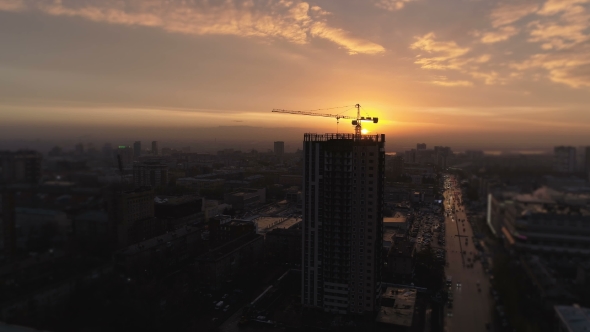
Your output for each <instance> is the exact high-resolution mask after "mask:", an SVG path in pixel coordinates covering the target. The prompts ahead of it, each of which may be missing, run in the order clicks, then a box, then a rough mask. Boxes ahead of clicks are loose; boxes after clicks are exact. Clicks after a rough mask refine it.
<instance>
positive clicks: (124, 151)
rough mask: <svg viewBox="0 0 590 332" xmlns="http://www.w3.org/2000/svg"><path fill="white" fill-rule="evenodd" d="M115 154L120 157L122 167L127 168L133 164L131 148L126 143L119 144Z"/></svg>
mask: <svg viewBox="0 0 590 332" xmlns="http://www.w3.org/2000/svg"><path fill="white" fill-rule="evenodd" d="M117 155H119V157H120V158H121V163H122V166H123V168H128V167H131V166H132V165H133V160H134V159H135V158H134V155H133V148H132V147H131V146H128V145H119V148H118V149H117Z"/></svg>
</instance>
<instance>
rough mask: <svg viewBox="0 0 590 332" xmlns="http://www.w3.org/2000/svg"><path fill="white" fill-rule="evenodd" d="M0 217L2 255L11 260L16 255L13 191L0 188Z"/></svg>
mask: <svg viewBox="0 0 590 332" xmlns="http://www.w3.org/2000/svg"><path fill="white" fill-rule="evenodd" d="M0 195H1V196H0V199H1V200H2V201H1V202H0V207H1V208H2V210H1V211H0V217H1V218H2V238H3V241H4V248H3V249H4V254H5V255H6V257H8V258H13V257H14V255H15V254H16V250H17V245H16V237H17V234H16V200H15V192H14V190H10V189H8V188H0Z"/></svg>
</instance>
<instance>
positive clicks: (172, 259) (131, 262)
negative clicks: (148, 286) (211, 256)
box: [114, 226, 203, 276]
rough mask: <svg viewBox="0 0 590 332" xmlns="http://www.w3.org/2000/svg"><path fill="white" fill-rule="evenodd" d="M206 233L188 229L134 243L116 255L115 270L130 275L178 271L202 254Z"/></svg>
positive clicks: (180, 229) (191, 227)
mask: <svg viewBox="0 0 590 332" xmlns="http://www.w3.org/2000/svg"><path fill="white" fill-rule="evenodd" d="M202 231H203V230H202V229H201V228H200V227H195V226H184V227H181V228H179V229H176V230H174V231H170V232H168V233H166V234H162V235H159V236H156V237H153V238H149V239H146V240H143V241H141V242H139V243H136V244H132V245H130V246H128V247H126V248H124V249H122V250H120V251H118V252H116V253H115V254H114V261H115V268H116V269H117V271H119V272H123V273H125V275H127V276H136V275H142V276H145V275H146V274H147V275H150V274H153V273H162V272H164V271H168V270H170V269H174V268H176V267H177V266H178V264H179V263H183V262H186V261H187V260H188V259H190V257H191V256H193V257H194V255H195V254H196V253H198V250H199V248H200V243H201V242H202V238H201V233H202Z"/></svg>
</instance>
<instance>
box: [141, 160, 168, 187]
mask: <svg viewBox="0 0 590 332" xmlns="http://www.w3.org/2000/svg"><path fill="white" fill-rule="evenodd" d="M133 183H134V185H135V187H136V188H139V187H159V186H166V185H168V165H165V164H161V163H160V162H143V163H135V164H134V165H133Z"/></svg>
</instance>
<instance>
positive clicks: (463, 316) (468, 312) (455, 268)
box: [444, 177, 492, 332]
mask: <svg viewBox="0 0 590 332" xmlns="http://www.w3.org/2000/svg"><path fill="white" fill-rule="evenodd" d="M451 179H452V177H451ZM456 193H459V194H458V196H459V197H460V195H461V194H460V189H459V188H458V185H457V186H456V185H455V184H453V182H452V181H450V189H447V190H446V191H445V194H444V196H445V202H444V204H445V209H447V210H452V209H453V207H454V208H455V212H456V213H455V214H453V213H451V215H450V216H448V217H446V219H445V226H446V250H447V261H448V263H449V265H448V266H447V267H446V268H445V272H446V275H447V276H451V277H452V280H453V282H452V284H451V287H450V293H452V296H453V299H454V301H453V306H452V308H447V309H446V310H445V311H446V313H447V315H446V317H445V331H448V332H455V331H457V332H459V331H474V332H476V331H486V326H485V325H486V323H490V322H491V321H492V318H491V309H490V307H491V303H492V301H491V298H490V295H489V288H490V283H489V280H488V278H487V276H486V275H485V272H484V270H483V268H482V266H481V264H480V263H479V262H477V263H475V264H473V268H470V267H468V266H467V265H468V264H470V262H469V261H471V262H473V256H474V254H476V253H477V250H476V249H475V247H474V246H473V231H472V229H471V225H470V224H469V223H468V222H467V221H465V222H460V221H459V220H467V216H466V215H465V212H464V210H463V206H462V205H460V204H458V202H457V199H456V198H455V194H456ZM463 229H465V231H463ZM466 238H467V239H468V244H467V245H466V244H465V239H466ZM462 252H466V254H463V253H462ZM468 260H469V261H468ZM478 281H479V283H480V287H481V292H478V286H477V283H478ZM457 283H461V285H460V286H457Z"/></svg>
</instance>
